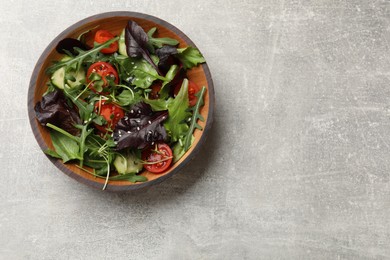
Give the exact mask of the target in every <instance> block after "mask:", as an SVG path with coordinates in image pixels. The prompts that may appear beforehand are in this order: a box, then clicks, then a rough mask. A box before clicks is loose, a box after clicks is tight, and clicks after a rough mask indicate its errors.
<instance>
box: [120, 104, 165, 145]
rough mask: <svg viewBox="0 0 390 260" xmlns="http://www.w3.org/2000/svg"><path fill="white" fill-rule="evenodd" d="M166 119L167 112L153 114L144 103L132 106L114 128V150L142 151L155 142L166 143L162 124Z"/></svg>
mask: <svg viewBox="0 0 390 260" xmlns="http://www.w3.org/2000/svg"><path fill="white" fill-rule="evenodd" d="M167 118H168V111H167V110H165V111H159V112H153V111H152V109H151V107H150V105H148V104H146V103H144V102H140V103H138V104H135V105H133V106H132V107H131V108H130V111H129V112H128V113H126V115H125V116H124V117H123V118H122V119H121V120H120V121H119V122H118V124H117V125H116V127H115V130H114V136H113V137H114V141H115V142H117V147H116V150H122V149H125V148H136V149H144V148H145V147H147V146H149V145H153V144H154V143H156V142H160V141H166V140H167V137H168V135H167V133H166V130H165V128H164V126H163V125H162V123H163V122H164V121H165V119H167Z"/></svg>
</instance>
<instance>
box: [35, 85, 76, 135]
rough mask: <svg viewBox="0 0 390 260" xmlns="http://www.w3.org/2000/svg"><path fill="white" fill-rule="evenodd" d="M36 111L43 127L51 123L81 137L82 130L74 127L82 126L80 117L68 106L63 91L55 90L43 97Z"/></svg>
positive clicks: (36, 106)
mask: <svg viewBox="0 0 390 260" xmlns="http://www.w3.org/2000/svg"><path fill="white" fill-rule="evenodd" d="M34 110H35V114H36V117H37V119H38V121H39V123H41V125H43V126H46V124H47V123H51V124H53V125H55V126H58V127H60V128H62V129H63V130H65V131H67V132H68V133H70V134H72V135H75V136H77V135H79V133H80V130H79V129H77V128H76V127H74V125H76V124H81V119H80V116H79V114H78V113H77V111H76V110H75V109H74V108H73V107H71V106H69V105H68V103H67V100H66V98H65V96H64V93H62V91H60V90H55V91H53V92H51V93H49V94H47V95H45V96H43V97H42V101H40V102H38V103H37V104H36V105H35V107H34Z"/></svg>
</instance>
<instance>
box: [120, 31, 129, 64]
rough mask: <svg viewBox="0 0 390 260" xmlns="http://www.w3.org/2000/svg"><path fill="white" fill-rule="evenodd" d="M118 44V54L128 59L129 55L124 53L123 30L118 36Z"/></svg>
mask: <svg viewBox="0 0 390 260" xmlns="http://www.w3.org/2000/svg"><path fill="white" fill-rule="evenodd" d="M118 44H119V50H118V52H119V54H122V55H124V56H126V57H128V56H129V55H127V51H126V41H125V29H123V30H122V33H121V35H120V36H119V40H118Z"/></svg>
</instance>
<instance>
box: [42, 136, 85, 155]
mask: <svg viewBox="0 0 390 260" xmlns="http://www.w3.org/2000/svg"><path fill="white" fill-rule="evenodd" d="M50 137H51V141H52V143H53V146H54V150H55V152H56V153H57V155H58V156H59V157H61V159H62V160H63V162H64V163H66V162H68V161H70V160H74V159H79V160H80V159H82V158H80V156H79V154H80V153H79V152H80V146H79V144H78V143H77V142H76V141H75V140H73V139H71V138H70V137H68V136H66V135H63V134H61V133H59V132H56V131H50ZM48 154H49V155H54V153H48ZM58 156H55V157H57V158H58Z"/></svg>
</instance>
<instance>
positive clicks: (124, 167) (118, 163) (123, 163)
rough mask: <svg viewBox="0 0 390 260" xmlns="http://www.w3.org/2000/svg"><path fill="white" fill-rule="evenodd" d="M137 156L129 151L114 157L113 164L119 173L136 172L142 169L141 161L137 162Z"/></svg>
mask: <svg viewBox="0 0 390 260" xmlns="http://www.w3.org/2000/svg"><path fill="white" fill-rule="evenodd" d="M138 161H139V158H137V156H136V155H135V154H134V153H132V152H130V153H127V154H125V155H122V156H120V155H118V156H117V157H115V160H114V166H115V169H116V170H117V172H118V173H119V174H127V173H138V172H139V171H140V170H142V167H143V165H142V163H139V162H138Z"/></svg>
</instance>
